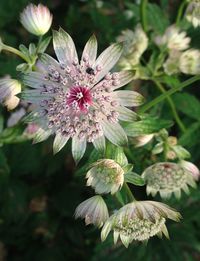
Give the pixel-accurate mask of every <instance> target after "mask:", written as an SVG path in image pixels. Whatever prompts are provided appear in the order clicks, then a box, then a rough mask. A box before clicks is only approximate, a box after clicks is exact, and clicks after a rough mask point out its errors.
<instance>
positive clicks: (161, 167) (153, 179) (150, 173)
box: [142, 162, 196, 198]
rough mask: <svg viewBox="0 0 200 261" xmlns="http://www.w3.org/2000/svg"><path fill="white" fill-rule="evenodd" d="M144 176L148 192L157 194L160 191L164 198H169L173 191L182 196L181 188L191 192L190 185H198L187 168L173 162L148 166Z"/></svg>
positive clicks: (178, 196)
mask: <svg viewBox="0 0 200 261" xmlns="http://www.w3.org/2000/svg"><path fill="white" fill-rule="evenodd" d="M142 177H143V178H144V180H145V181H146V184H147V194H148V195H149V194H152V196H155V195H156V193H157V192H159V193H160V195H161V197H163V198H169V197H170V196H171V195H172V193H174V194H175V196H176V197H177V198H180V196H181V190H184V191H185V192H186V193H189V189H188V186H189V185H190V186H192V187H195V185H196V184H195V181H194V178H193V177H192V175H191V174H190V173H189V172H188V171H187V170H186V169H185V168H183V167H181V166H180V165H179V164H176V163H171V162H162V163H156V164H154V165H152V166H150V167H148V168H147V169H146V170H145V171H144V172H143V174H142Z"/></svg>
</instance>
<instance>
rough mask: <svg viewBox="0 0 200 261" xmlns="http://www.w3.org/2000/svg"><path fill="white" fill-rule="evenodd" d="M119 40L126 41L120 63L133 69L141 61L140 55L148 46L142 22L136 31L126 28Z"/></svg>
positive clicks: (121, 65)
mask: <svg viewBox="0 0 200 261" xmlns="http://www.w3.org/2000/svg"><path fill="white" fill-rule="evenodd" d="M117 41H118V42H123V43H124V51H123V54H122V57H121V58H120V60H119V62H118V64H119V66H120V67H122V68H123V69H125V70H131V69H133V67H134V66H135V65H137V64H138V63H139V60H140V57H141V56H142V54H143V53H144V51H145V50H146V49H147V47H148V38H147V35H146V34H145V32H144V31H143V30H142V27H141V25H140V24H138V25H137V26H136V29H135V31H132V30H129V29H126V30H124V31H122V34H121V35H120V36H118V37H117Z"/></svg>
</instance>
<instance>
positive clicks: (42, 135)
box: [33, 128, 51, 144]
mask: <svg viewBox="0 0 200 261" xmlns="http://www.w3.org/2000/svg"><path fill="white" fill-rule="evenodd" d="M50 135H51V131H50V130H44V129H42V128H39V129H38V130H37V132H36V133H35V137H34V139H33V143H34V144H35V143H38V142H41V141H44V140H46V139H47V138H48V137H49V136H50Z"/></svg>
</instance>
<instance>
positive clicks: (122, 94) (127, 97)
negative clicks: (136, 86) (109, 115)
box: [114, 90, 144, 107]
mask: <svg viewBox="0 0 200 261" xmlns="http://www.w3.org/2000/svg"><path fill="white" fill-rule="evenodd" d="M114 95H116V99H117V101H118V102H119V103H120V104H121V105H123V106H128V107H133V106H139V105H141V104H142V103H143V102H144V97H143V96H142V95H141V94H139V93H138V92H134V91H126V90H125V91H116V92H114Z"/></svg>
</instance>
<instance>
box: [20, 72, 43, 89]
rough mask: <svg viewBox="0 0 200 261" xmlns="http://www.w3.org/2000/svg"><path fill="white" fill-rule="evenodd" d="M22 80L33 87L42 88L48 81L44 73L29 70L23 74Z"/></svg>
mask: <svg viewBox="0 0 200 261" xmlns="http://www.w3.org/2000/svg"><path fill="white" fill-rule="evenodd" d="M22 81H23V83H24V84H25V85H27V86H30V87H33V88H42V86H43V84H45V83H47V81H46V80H45V79H44V75H43V74H41V73H38V72H29V73H26V74H24V75H22Z"/></svg>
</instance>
